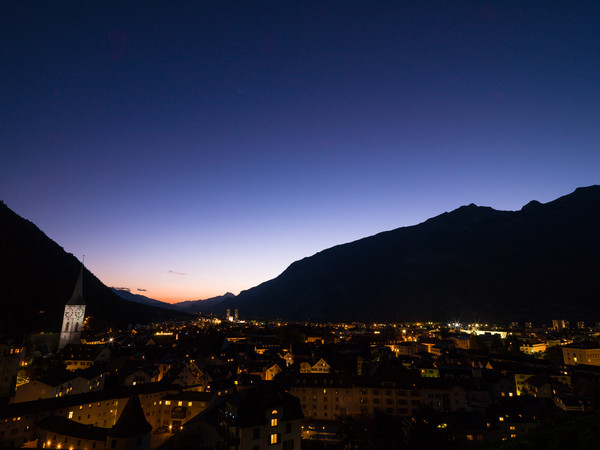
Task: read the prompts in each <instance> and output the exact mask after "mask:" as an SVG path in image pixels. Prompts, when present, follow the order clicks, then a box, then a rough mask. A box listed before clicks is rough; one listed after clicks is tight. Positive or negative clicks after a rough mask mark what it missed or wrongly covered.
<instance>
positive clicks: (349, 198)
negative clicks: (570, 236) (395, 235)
mask: <svg viewBox="0 0 600 450" xmlns="http://www.w3.org/2000/svg"><path fill="white" fill-rule="evenodd" d="M1 12H2V14H1V17H0V25H1V26H0V33H1V34H0V35H1V36H2V41H1V42H2V45H0V58H1V60H0V61H1V62H0V105H1V106H0V199H1V200H4V202H5V203H6V204H7V205H8V206H9V207H10V208H11V209H13V210H14V211H15V212H17V213H18V214H19V215H21V216H23V217H25V218H27V219H29V220H31V221H32V222H34V223H35V224H36V225H37V226H38V227H40V228H41V229H42V230H43V231H44V232H45V233H46V234H47V235H48V236H49V237H50V238H52V239H53V240H55V241H56V242H58V243H59V244H60V245H61V246H63V247H64V248H65V250H66V251H68V252H71V253H73V254H74V255H76V256H77V257H78V258H81V256H82V255H83V254H85V255H86V265H87V267H88V268H89V269H90V270H91V271H92V272H94V273H95V274H96V275H97V276H98V277H99V278H100V279H101V280H102V281H103V282H104V283H105V284H107V285H109V286H110V285H113V286H125V287H129V288H131V290H132V292H137V289H145V290H146V291H145V292H141V293H143V294H145V295H147V296H149V297H153V298H158V299H162V300H167V301H175V300H189V299H198V298H207V297H212V296H215V295H220V294H223V293H224V292H226V291H231V292H234V293H235V294H237V293H238V292H239V291H240V290H243V289H247V288H250V287H252V286H255V285H257V284H259V283H261V282H263V281H266V280H268V279H270V278H273V277H275V276H277V275H278V274H279V273H281V272H282V271H283V270H284V269H285V268H286V267H287V266H288V265H289V264H290V263H292V262H293V261H295V260H297V259H300V258H302V257H305V256H310V255H312V254H314V253H316V252H318V251H320V250H322V249H324V248H328V247H331V246H333V245H337V244H341V243H345V242H349V241H352V240H355V239H358V238H361V237H365V236H369V235H372V234H375V233H378V232H380V231H385V230H389V229H393V228H397V227H400V226H407V225H414V224H417V223H420V222H422V221H424V220H426V219H427V218H429V217H432V216H435V215H438V214H440V213H443V212H444V211H451V210H453V209H455V208H457V207H459V206H461V205H464V204H468V203H476V204H478V205H482V206H492V207H494V208H496V209H506V210H517V209H520V208H521V207H522V206H523V205H524V204H526V203H527V202H529V201H530V200H532V199H536V200H539V201H541V202H547V201H550V200H553V199H555V198H556V197H559V196H561V195H565V194H567V193H570V192H572V191H573V190H574V189H575V188H576V187H579V186H587V185H591V184H598V183H599V182H600V176H599V175H600V2H598V1H597V0H592V1H572V0H571V1H562V2H559V1H547V0H543V1H523V0H516V1H504V0H502V1H492V2H483V1H482V2H476V1H433V0H431V1H401V0H394V1H376V0H373V1H364V0H361V1H344V2H341V1H340V2H329V1H326V0H318V1H308V0H303V1H286V0H278V1H260V2H259V1H251V0H245V1H237V2H236V1H216V0H212V1H208V0H206V1H200V0H199V1H188V2H180V1H160V2H159V1H145V2H133V1H132V2H122V1H91V0H90V1H85V0H78V1H73V2H62V1H61V2H49V1H40V2H33V1H22V2H16V1H15V2H10V3H8V2H5V3H3V4H2V6H1Z"/></svg>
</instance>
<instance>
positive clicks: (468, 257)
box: [215, 186, 600, 322]
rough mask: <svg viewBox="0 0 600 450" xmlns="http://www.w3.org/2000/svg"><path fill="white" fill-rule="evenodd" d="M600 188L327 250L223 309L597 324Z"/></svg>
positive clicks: (461, 214)
mask: <svg viewBox="0 0 600 450" xmlns="http://www.w3.org/2000/svg"><path fill="white" fill-rule="evenodd" d="M599 299H600V187H599V186H591V187H586V188H578V189H577V190H576V191H575V192H573V193H572V194H569V195H566V196H564V197H561V198H559V199H557V200H554V201H552V202H549V203H546V204H541V203H539V202H537V201H532V202H530V203H528V204H527V205H525V206H524V207H523V208H522V209H521V210H520V211H514V212H513V211H497V210H494V209H492V208H489V207H480V206H476V205H473V204H471V205H468V206H463V207H460V208H458V209H456V210H454V211H452V212H449V213H444V214H441V215H439V216H437V217H434V218H431V219H429V220H427V221H425V222H423V223H421V224H419V225H415V226H410V227H403V228H398V229H395V230H392V231H387V232H383V233H379V234H377V235H375V236H371V237H368V238H364V239H360V240H358V241H355V242H351V243H348V244H344V245H338V246H335V247H332V248H329V249H327V250H323V251H321V252H319V253H317V254H315V255H313V256H311V257H308V258H304V259H302V260H299V261H296V262H294V263H293V264H291V265H290V266H289V267H288V268H287V269H286V270H285V271H284V272H283V273H282V274H281V275H279V276H278V277H277V278H275V279H272V280H270V281H267V282H265V283H262V284H260V285H258V286H256V287H254V288H252V289H249V290H246V291H243V292H241V293H240V294H239V295H238V296H237V297H236V298H235V299H231V300H227V301H225V302H222V303H221V304H220V305H219V306H218V307H217V309H215V312H218V313H222V311H223V310H224V309H225V308H226V307H230V308H234V307H238V308H239V309H240V315H241V316H242V317H248V318H283V319H292V320H319V321H333V320H358V321H371V320H373V321H408V320H421V321H430V320H431V321H433V320H435V321H446V320H454V321H455V320H462V321H467V320H469V321H471V320H474V321H516V320H528V321H534V322H538V321H547V320H551V319H556V318H566V319H571V320H587V321H588V322H589V321H590V320H596V319H600V317H599V315H598V306H597V303H598V300H599Z"/></svg>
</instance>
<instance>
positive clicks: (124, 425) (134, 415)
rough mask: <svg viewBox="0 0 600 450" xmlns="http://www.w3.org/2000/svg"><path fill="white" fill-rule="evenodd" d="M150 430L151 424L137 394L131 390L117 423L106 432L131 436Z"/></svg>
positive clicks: (110, 434)
mask: <svg viewBox="0 0 600 450" xmlns="http://www.w3.org/2000/svg"><path fill="white" fill-rule="evenodd" d="M150 431H152V425H150V424H149V423H148V421H147V420H146V417H145V415H144V410H143V409H142V405H141V403H140V399H139V397H138V395H137V394H136V393H135V392H132V393H131V396H130V397H129V400H127V404H126V405H125V407H124V408H123V411H122V412H121V415H120V416H119V419H118V420H117V423H116V424H115V425H114V426H113V427H112V428H111V429H110V430H109V431H108V433H107V434H108V435H109V436H113V437H132V436H140V435H143V434H146V433H150Z"/></svg>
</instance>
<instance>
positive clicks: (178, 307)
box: [110, 287, 235, 314]
mask: <svg viewBox="0 0 600 450" xmlns="http://www.w3.org/2000/svg"><path fill="white" fill-rule="evenodd" d="M110 289H111V291H113V292H114V293H115V294H117V295H118V296H119V297H121V298H124V299H125V300H129V301H130V302H136V303H141V304H143V305H151V306H158V307H161V308H166V309H173V310H175V311H181V312H184V313H188V314H197V313H202V312H206V311H208V310H209V309H210V308H213V307H214V306H216V305H218V304H219V303H220V302H222V301H223V300H226V299H230V298H233V297H235V295H233V294H232V293H231V292H227V293H226V294H224V295H219V296H218V297H211V298H207V299H204V300H185V301H182V302H176V303H167V302H161V301H160V300H156V299H153V298H150V297H146V296H145V295H141V294H134V293H132V292H131V291H130V290H129V289H125V288H118V287H111V288H110Z"/></svg>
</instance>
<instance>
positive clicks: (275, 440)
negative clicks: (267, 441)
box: [271, 434, 277, 444]
mask: <svg viewBox="0 0 600 450" xmlns="http://www.w3.org/2000/svg"><path fill="white" fill-rule="evenodd" d="M271 444H277V435H276V434H272V435H271Z"/></svg>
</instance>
